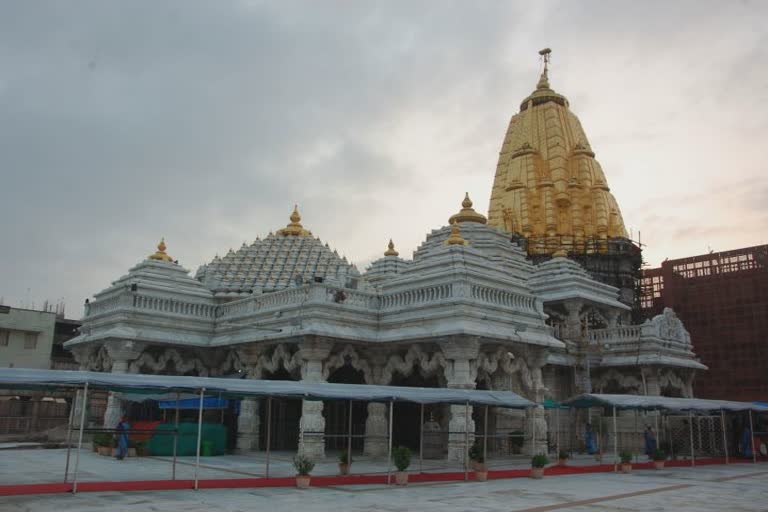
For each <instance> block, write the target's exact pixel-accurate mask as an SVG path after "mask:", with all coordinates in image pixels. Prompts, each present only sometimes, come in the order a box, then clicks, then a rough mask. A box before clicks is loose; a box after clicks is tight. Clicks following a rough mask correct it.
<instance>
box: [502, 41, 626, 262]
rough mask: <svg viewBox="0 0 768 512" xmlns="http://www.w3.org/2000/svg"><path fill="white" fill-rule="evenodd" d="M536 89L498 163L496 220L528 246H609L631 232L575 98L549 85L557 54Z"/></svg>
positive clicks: (534, 249) (544, 249)
mask: <svg viewBox="0 0 768 512" xmlns="http://www.w3.org/2000/svg"><path fill="white" fill-rule="evenodd" d="M540 53H541V54H542V56H543V57H544V70H543V72H542V74H541V77H540V79H539V82H538V84H537V86H536V89H535V90H534V91H533V93H531V94H530V95H529V96H528V97H527V98H525V100H523V102H522V104H521V105H520V112H518V113H517V114H515V115H513V116H512V119H511V121H510V122H509V128H508V129H507V133H506V135H505V137H504V142H503V144H502V147H501V152H500V155H499V162H498V165H497V167H496V176H495V179H494V183H493V189H492V192H491V200H490V206H489V210H488V224H489V225H491V226H494V227H496V228H499V229H503V230H505V231H508V232H511V233H515V234H518V235H521V236H523V237H525V238H526V239H528V252H529V253H534V254H553V253H555V252H560V251H563V250H564V251H566V252H567V251H582V250H583V249H584V248H585V246H589V244H597V245H598V246H600V247H603V246H604V245H605V243H606V240H608V239H610V238H626V237H627V232H626V230H625V228H624V221H623V219H622V216H621V211H620V210H619V205H618V204H617V202H616V199H615V198H614V197H613V194H611V192H610V188H609V187H608V182H607V180H606V179H605V174H604V173H603V169H602V168H601V167H600V164H599V163H598V161H597V160H596V159H595V153H594V152H593V151H592V148H591V146H590V144H589V140H588V139H587V136H586V134H585V133H584V129H583V128H582V126H581V123H580V122H579V119H578V117H576V115H575V114H574V113H573V112H571V110H570V108H569V103H568V100H567V99H566V98H565V97H564V96H562V95H561V94H558V93H556V92H555V91H554V90H553V89H552V88H551V87H550V83H549V75H548V73H549V70H548V62H549V53H550V51H549V50H548V49H547V50H542V52H540Z"/></svg>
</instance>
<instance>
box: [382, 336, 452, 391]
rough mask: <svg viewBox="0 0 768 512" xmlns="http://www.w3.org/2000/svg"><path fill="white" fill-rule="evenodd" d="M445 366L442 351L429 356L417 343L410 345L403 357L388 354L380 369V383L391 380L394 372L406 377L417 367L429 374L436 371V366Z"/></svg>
mask: <svg viewBox="0 0 768 512" xmlns="http://www.w3.org/2000/svg"><path fill="white" fill-rule="evenodd" d="M446 366H447V363H446V360H445V357H444V356H443V354H442V353H440V352H435V353H434V354H433V355H432V356H430V355H429V354H427V353H425V352H424V351H422V349H421V347H420V346H419V345H411V347H410V348H409V349H408V352H406V354H405V357H400V356H399V355H397V354H393V355H391V356H389V359H388V360H387V364H386V365H385V366H384V369H383V370H382V374H381V384H389V383H390V382H392V374H393V373H395V372H397V373H400V374H401V375H403V376H406V377H407V376H409V375H410V374H412V373H413V371H414V370H415V369H417V368H418V369H420V370H421V371H422V372H423V373H424V374H426V375H431V374H434V373H437V370H438V368H445V367H446Z"/></svg>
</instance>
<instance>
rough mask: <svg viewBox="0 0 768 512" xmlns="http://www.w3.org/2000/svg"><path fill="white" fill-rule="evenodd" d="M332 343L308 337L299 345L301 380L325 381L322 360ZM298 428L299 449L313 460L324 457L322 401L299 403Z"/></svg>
mask: <svg viewBox="0 0 768 512" xmlns="http://www.w3.org/2000/svg"><path fill="white" fill-rule="evenodd" d="M332 346H333V345H332V344H331V343H329V342H327V341H323V340H318V339H317V338H315V337H308V338H307V339H305V340H304V341H303V342H302V343H301V345H300V347H299V357H301V360H302V362H301V380H302V381H305V382H325V377H323V362H324V361H325V360H326V359H327V358H328V355H329V354H330V353H331V348H332ZM299 429H300V431H301V432H302V433H303V444H302V440H301V439H299V451H300V452H301V453H303V454H304V455H306V456H307V457H309V458H311V459H313V460H319V459H322V458H324V457H325V436H324V433H325V418H324V417H323V402H321V401H312V400H304V401H303V402H302V404H301V421H300V423H299Z"/></svg>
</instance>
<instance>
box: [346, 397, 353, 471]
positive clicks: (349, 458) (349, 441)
mask: <svg viewBox="0 0 768 512" xmlns="http://www.w3.org/2000/svg"><path fill="white" fill-rule="evenodd" d="M347 463H348V466H347V469H348V471H350V472H351V471H352V400H350V401H349V436H348V437H347Z"/></svg>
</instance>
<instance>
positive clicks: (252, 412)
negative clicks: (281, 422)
mask: <svg viewBox="0 0 768 512" xmlns="http://www.w3.org/2000/svg"><path fill="white" fill-rule="evenodd" d="M259 400H260V399H258V398H245V399H243V400H241V401H240V415H239V416H238V417H237V451H238V453H247V452H250V451H252V450H258V449H259V426H260V419H259Z"/></svg>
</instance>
